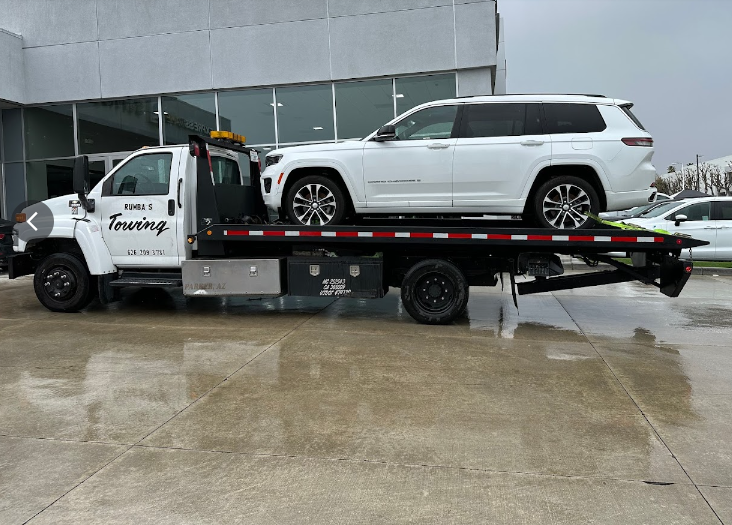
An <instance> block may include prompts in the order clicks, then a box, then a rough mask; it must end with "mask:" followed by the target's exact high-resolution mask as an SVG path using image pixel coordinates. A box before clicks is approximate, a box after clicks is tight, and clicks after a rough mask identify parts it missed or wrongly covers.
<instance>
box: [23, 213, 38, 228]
mask: <svg viewBox="0 0 732 525" xmlns="http://www.w3.org/2000/svg"><path fill="white" fill-rule="evenodd" d="M37 216H38V212H35V213H34V214H33V215H31V216H30V219H28V220H27V221H25V222H27V223H28V226H30V227H31V228H33V230H34V231H38V228H36V225H35V224H33V223H32V222H31V221H32V220H33V219H35V218H36V217H37Z"/></svg>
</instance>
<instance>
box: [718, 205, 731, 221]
mask: <svg viewBox="0 0 732 525" xmlns="http://www.w3.org/2000/svg"><path fill="white" fill-rule="evenodd" d="M718 206H719V220H721V221H732V202H730V201H719V203H718Z"/></svg>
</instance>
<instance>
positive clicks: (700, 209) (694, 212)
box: [666, 202, 712, 222]
mask: <svg viewBox="0 0 732 525" xmlns="http://www.w3.org/2000/svg"><path fill="white" fill-rule="evenodd" d="M678 215H686V219H687V221H689V222H691V221H708V220H709V219H710V217H711V215H712V203H711V202H697V203H694V204H690V205H688V206H686V207H684V208H681V209H680V210H676V211H675V212H674V213H672V214H670V215H669V216H668V217H666V220H667V221H675V220H676V217H677V216H678Z"/></svg>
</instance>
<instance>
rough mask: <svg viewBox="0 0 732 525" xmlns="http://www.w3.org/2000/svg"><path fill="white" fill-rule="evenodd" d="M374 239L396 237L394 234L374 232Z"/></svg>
mask: <svg viewBox="0 0 732 525" xmlns="http://www.w3.org/2000/svg"><path fill="white" fill-rule="evenodd" d="M374 237H396V233H394V232H374Z"/></svg>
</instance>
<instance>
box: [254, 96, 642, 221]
mask: <svg viewBox="0 0 732 525" xmlns="http://www.w3.org/2000/svg"><path fill="white" fill-rule="evenodd" d="M632 106H633V104H632V103H630V102H626V101H623V100H615V99H611V98H605V97H602V96H591V95H505V96H487V97H471V98H459V99H451V100H438V101H434V102H429V103H427V104H422V105H421V106H417V107H415V108H413V109H411V110H409V111H408V112H406V113H404V114H403V115H401V116H399V117H397V118H396V119H394V120H393V121H392V122H390V123H389V124H387V125H385V126H383V127H382V128H380V129H379V130H378V131H375V132H374V133H372V134H371V135H369V136H367V137H366V138H364V139H362V140H359V141H347V142H341V143H333V144H317V145H307V146H295V147H291V148H283V149H279V150H275V151H272V152H271V153H269V154H268V155H267V157H266V160H265V165H266V167H265V170H264V172H263V174H262V182H261V184H262V193H263V195H264V201H265V203H266V204H267V206H268V207H269V208H270V209H271V210H273V211H275V212H277V213H279V214H280V217H282V218H285V217H286V218H287V219H289V221H291V222H292V223H293V224H304V225H326V224H328V225H336V224H344V223H348V222H349V219H353V218H354V216H379V215H381V216H384V215H392V216H395V215H399V216H401V215H408V216H415V215H422V216H424V215H430V216H448V215H452V216H468V215H483V214H497V215H522V216H524V217H527V216H528V217H531V218H532V219H533V220H534V221H536V222H537V223H538V224H539V225H540V226H543V227H547V228H556V229H577V228H585V227H589V226H590V225H591V223H592V221H591V220H590V219H589V218H588V217H587V215H586V212H592V213H595V214H597V213H599V212H602V211H614V210H623V209H627V208H631V207H633V206H639V205H642V204H647V203H648V202H652V201H653V199H654V196H655V188H654V180H655V177H656V170H655V168H654V167H653V164H652V163H651V158H652V157H653V139H652V138H651V135H650V133H648V132H647V131H646V130H645V129H644V128H643V126H642V125H641V123H640V121H639V120H638V119H637V118H636V117H635V116H634V115H633V113H632V112H631V107H632Z"/></svg>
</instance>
